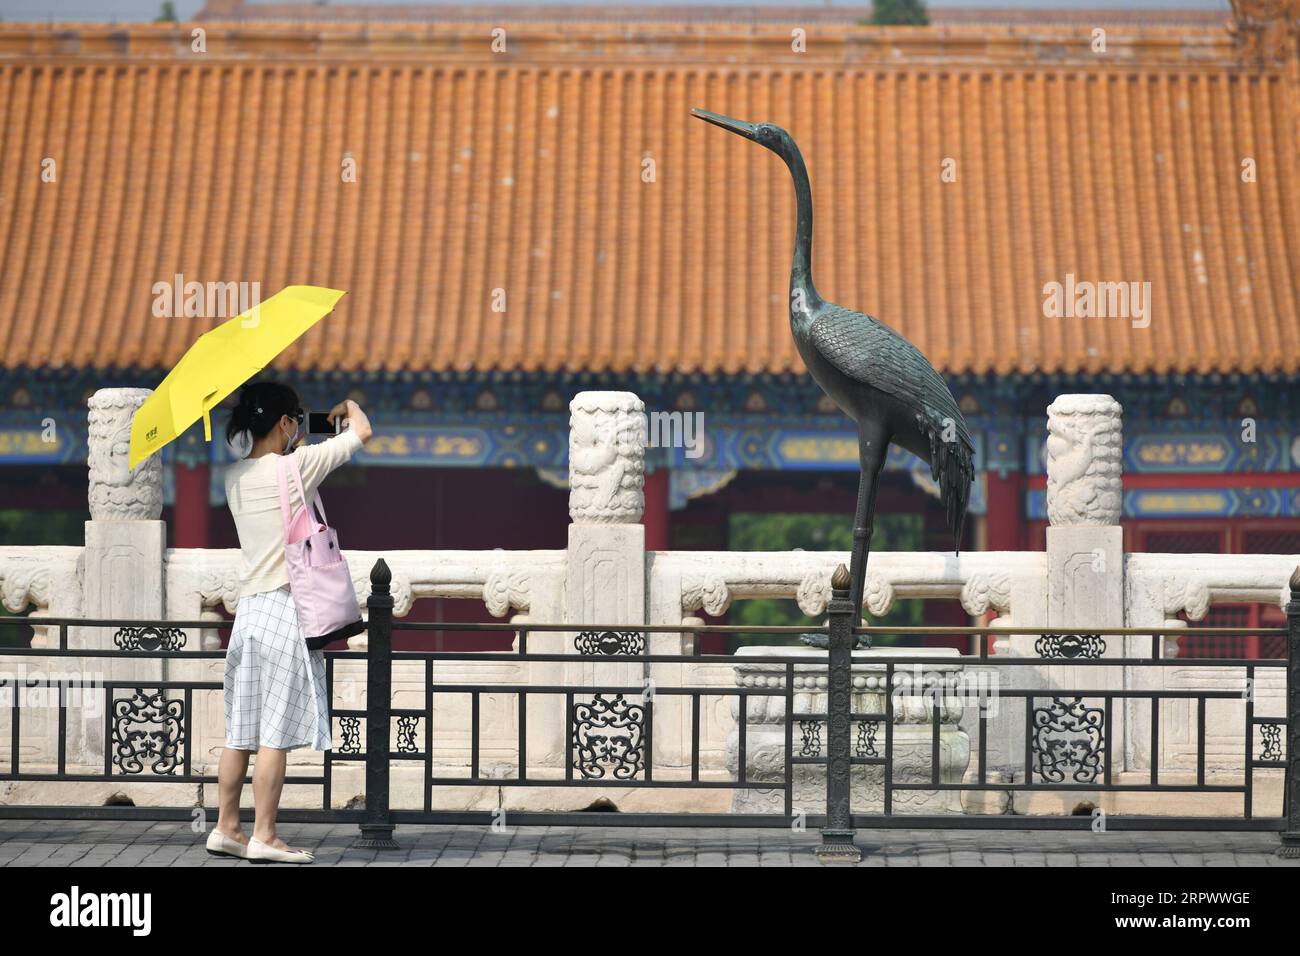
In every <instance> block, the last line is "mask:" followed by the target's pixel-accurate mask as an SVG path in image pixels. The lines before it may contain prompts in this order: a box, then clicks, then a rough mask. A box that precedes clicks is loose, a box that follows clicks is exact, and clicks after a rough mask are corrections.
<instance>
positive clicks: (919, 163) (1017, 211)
mask: <svg viewBox="0 0 1300 956" xmlns="http://www.w3.org/2000/svg"><path fill="white" fill-rule="evenodd" d="M205 26H206V29H207V31H208V33H207V49H208V52H207V53H205V54H202V55H195V54H192V53H191V52H190V32H189V31H190V27H189V26H188V25H183V26H181V27H175V26H167V25H160V26H156V27H155V26H137V27H131V28H129V29H127V30H123V29H120V28H110V27H103V28H99V27H87V26H75V27H72V26H68V25H51V26H39V27H35V26H16V25H0V157H3V160H4V161H3V162H2V163H0V276H3V281H2V282H0V354H3V361H4V363H5V365H6V366H9V367H14V366H38V367H62V366H134V367H165V366H168V365H170V364H171V363H172V362H173V361H174V360H175V359H176V358H177V356H179V355H180V354H181V352H182V351H183V350H184V349H185V347H186V346H187V345H188V344H189V343H190V342H191V341H192V340H193V339H194V338H195V337H196V336H197V335H198V334H199V333H200V332H202V331H203V330H204V329H206V328H208V327H210V325H211V320H206V319H197V318H191V319H183V318H173V319H156V318H153V317H152V315H151V305H152V302H153V298H154V294H153V284H154V283H156V282H159V281H166V280H169V279H170V278H171V277H172V276H173V275H174V274H175V273H182V274H183V275H184V276H185V277H186V278H187V279H193V280H198V281H203V282H207V281H222V282H225V281H250V282H251V281H258V282H260V283H261V287H262V289H263V290H264V292H265V293H267V294H269V292H270V291H274V290H275V289H278V288H279V287H281V286H283V285H287V284H290V283H295V282H307V283H315V284H321V285H330V286H334V287H337V288H343V289H347V290H349V291H350V295H349V296H348V298H346V299H345V300H344V301H343V303H342V304H341V306H340V308H339V311H338V314H337V315H336V316H335V317H334V318H332V319H330V320H329V321H328V323H326V325H325V326H323V327H322V328H319V329H317V330H315V331H313V332H312V333H311V334H309V335H308V336H307V337H306V338H305V339H304V340H303V341H302V342H300V343H298V344H297V345H296V346H294V347H293V348H292V349H291V350H290V352H288V353H286V356H285V358H284V360H283V364H285V365H286V366H291V367H297V368H325V369H335V368H343V369H364V370H399V369H438V370H442V369H469V368H475V369H522V370H560V369H591V370H614V371H653V370H661V371H670V370H679V371H719V372H727V373H736V372H742V371H749V372H764V371H770V372H781V371H785V370H794V371H801V370H802V365H801V363H800V361H799V358H798V356H797V355H796V353H795V350H794V346H793V343H792V341H791V339H790V335H789V332H788V329H787V324H786V316H785V296H786V287H787V281H788V268H789V255H790V245H791V238H792V234H793V220H792V216H793V197H792V195H791V187H790V182H789V178H788V175H787V173H786V171H785V169H784V167H783V166H782V165H781V164H780V162H779V160H777V159H776V158H775V157H774V156H772V155H771V154H769V153H767V152H766V151H764V150H761V149H760V148H758V147H757V146H755V145H753V144H750V143H745V142H743V141H741V140H740V139H738V138H736V137H733V136H728V135H727V134H725V133H723V132H721V131H719V130H717V129H713V128H710V127H708V126H706V125H705V124H703V123H700V122H698V121H696V120H692V119H691V118H690V117H689V115H688V108H689V107H690V106H693V105H700V106H704V107H707V108H710V109H713V110H716V111H720V112H726V113H729V114H731V115H735V116H740V117H744V118H748V119H759V120H772V121H775V122H779V123H782V124H783V125H786V126H787V127H788V128H789V129H790V130H791V132H792V133H793V134H794V136H795V137H796V139H797V140H798V141H799V142H800V144H801V146H802V147H803V151H804V153H805V156H806V157H807V159H808V162H809V167H810V172H811V177H812V183H813V192H814V197H815V199H816V201H817V210H818V216H817V223H816V236H815V247H814V264H815V272H816V276H817V282H818V287H819V290H820V291H821V292H822V294H823V295H824V296H826V297H827V298H828V299H831V300H833V301H838V302H841V303H843V304H845V305H849V306H852V307H855V308H859V309H863V310H865V311H870V312H872V313H873V314H875V315H877V316H879V317H881V318H882V319H884V320H885V321H887V322H889V323H890V324H892V325H893V326H894V327H896V328H898V329H899V330H900V331H901V332H903V333H904V334H905V335H907V336H908V337H909V338H910V339H912V341H914V342H915V343H916V344H917V345H918V346H919V347H920V348H921V349H922V350H924V351H925V352H926V353H927V354H928V355H929V356H930V357H931V359H932V360H933V361H934V363H935V364H936V365H937V366H938V367H940V368H941V369H944V370H946V371H949V372H954V373H960V372H976V373H984V372H992V373H998V374H1005V373H1011V372H1016V371H1024V372H1029V371H1048V372H1065V373H1073V372H1085V373H1086V372H1100V371H1111V372H1118V371H1131V372H1136V373H1170V372H1201V373H1205V372H1215V371H1218V372H1230V371H1241V372H1251V373H1254V372H1285V373H1294V372H1296V371H1297V370H1298V369H1300V303H1298V302H1297V299H1298V296H1300V293H1298V291H1297V282H1296V276H1297V275H1298V274H1300V176H1298V175H1297V173H1300V168H1298V164H1297V158H1296V153H1297V150H1296V146H1297V142H1298V139H1297V126H1296V123H1297V114H1296V109H1297V106H1296V102H1297V83H1298V80H1297V77H1298V76H1300V74H1298V73H1297V68H1296V65H1295V63H1294V62H1291V63H1284V64H1267V65H1263V66H1261V65H1258V64H1256V63H1253V62H1252V63H1242V62H1239V61H1238V58H1237V55H1236V54H1235V52H1234V50H1233V48H1232V46H1231V44H1230V42H1229V40H1228V38H1227V35H1226V34H1225V33H1224V32H1223V31H1221V30H1207V29H1202V28H1191V27H1188V28H1177V29H1175V28H1167V29H1144V30H1141V31H1137V32H1129V33H1125V32H1123V31H1113V32H1112V34H1111V36H1110V38H1109V40H1108V44H1109V51H1108V53H1107V55H1105V56H1099V55H1096V54H1093V53H1092V52H1091V51H1090V50H1089V48H1088V39H1089V34H1088V31H1086V30H1079V29H1072V30H1067V29H1062V28H1050V29H1049V28H1008V29H999V30H996V31H990V30H986V29H980V28H974V27H952V28H937V29H930V30H907V29H901V30H869V29H845V28H843V27H839V26H837V27H836V28H834V29H833V30H828V31H827V33H826V34H825V35H822V34H820V33H818V32H817V31H815V30H811V31H810V34H809V37H808V52H807V53H805V54H796V53H793V52H792V51H791V49H790V35H789V31H788V30H783V29H779V28H772V27H765V26H751V27H745V28H735V29H733V30H730V31H727V32H723V31H721V30H719V29H718V28H708V29H702V28H699V27H698V26H690V25H684V26H661V25H642V26H636V27H629V26H627V25H611V24H598V25H588V26H587V27H581V28H579V27H575V26H574V25H572V24H566V25H564V26H563V27H555V28H548V27H545V26H539V25H526V26H521V27H519V28H514V27H511V28H510V29H509V31H508V41H507V42H508V47H507V49H508V52H507V53H506V54H500V55H496V54H493V53H491V52H490V49H489V42H490V29H491V26H492V25H489V24H484V25H482V26H481V27H475V26H471V25H465V24H458V25H445V24H444V25H430V24H419V25H408V26H396V27H394V26H374V25H371V26H369V27H364V28H363V27H357V26H351V25H346V24H331V25H323V24H313V25H310V26H303V25H289V24H269V25H262V24H257V25H251V26H250V25H246V24H241V25H235V24H224V25H223V24H207V25H205ZM346 154H351V156H352V157H353V158H354V159H355V160H356V163H357V170H358V181H357V182H355V183H344V182H342V181H341V177H340V169H341V163H342V161H343V158H344V156H345V155H346ZM1244 157H1250V158H1252V159H1253V160H1254V161H1255V164H1256V168H1257V170H1258V181H1257V182H1255V183H1249V184H1247V183H1243V182H1242V181H1241V176H1240V172H1241V163H1242V160H1243V158H1244ZM45 158H52V159H53V160H54V161H55V164H56V165H55V169H56V170H57V181H56V182H54V183H45V182H42V178H41V175H40V172H41V169H42V165H41V164H42V160H43V159H45ZM945 158H953V159H955V160H956V172H957V181H956V182H955V183H944V182H942V181H941V177H940V171H941V163H942V162H943V161H944V159H945ZM646 159H652V160H653V162H654V172H655V175H654V181H653V182H645V181H643V170H644V169H645V168H646V167H645V164H644V160H646ZM1067 274H1072V275H1074V276H1075V277H1076V278H1078V279H1080V280H1083V279H1091V280H1094V281H1112V280H1131V281H1150V282H1151V284H1152V291H1151V297H1152V320H1151V324H1150V327H1149V328H1146V329H1135V328H1132V327H1131V324H1130V323H1129V322H1128V321H1126V320H1123V319H1078V318H1074V319H1059V318H1057V319H1049V318H1045V317H1044V315H1043V294H1042V289H1043V285H1044V284H1045V283H1047V282H1050V281H1064V280H1065V277H1066V275H1067ZM496 289H502V290H504V291H505V296H506V300H505V301H506V310H505V311H504V312H500V311H494V310H493V301H494V300H493V291H494V290H496Z"/></svg>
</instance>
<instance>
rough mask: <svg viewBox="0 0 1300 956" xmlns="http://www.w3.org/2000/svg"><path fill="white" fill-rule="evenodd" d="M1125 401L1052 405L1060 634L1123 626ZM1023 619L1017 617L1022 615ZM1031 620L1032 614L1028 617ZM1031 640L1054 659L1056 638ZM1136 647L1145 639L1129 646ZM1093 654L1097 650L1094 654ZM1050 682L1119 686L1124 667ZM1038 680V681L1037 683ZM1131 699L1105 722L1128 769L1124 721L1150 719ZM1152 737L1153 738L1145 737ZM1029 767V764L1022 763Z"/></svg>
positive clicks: (1083, 398) (1056, 669)
mask: <svg viewBox="0 0 1300 956" xmlns="http://www.w3.org/2000/svg"><path fill="white" fill-rule="evenodd" d="M1122 416H1123V409H1122V408H1121V407H1120V404H1119V402H1117V401H1115V399H1114V398H1112V397H1111V396H1109V395H1100V394H1077V395H1059V396H1057V398H1056V400H1055V401H1054V402H1052V404H1051V405H1049V406H1048V407H1047V517H1048V520H1049V521H1050V522H1051V525H1050V526H1049V527H1048V529H1047V622H1046V623H1047V626H1048V627H1050V628H1052V630H1053V631H1054V632H1057V633H1061V634H1073V635H1078V634H1087V633H1088V632H1090V631H1092V630H1094V629H1098V628H1109V627H1124V626H1125V624H1126V621H1125V612H1124V598H1125V588H1124V530H1123V528H1121V527H1120V516H1121V514H1122V511H1123V472H1124V465H1123V454H1124V437H1123V421H1122ZM1017 623H1020V622H1017ZM1025 623H1029V622H1025ZM1021 640H1023V641H1025V642H1026V643H1028V644H1030V645H1032V648H1027V649H1025V650H1024V651H1022V653H1027V654H1032V655H1036V656H1039V657H1044V658H1047V659H1051V658H1053V657H1054V656H1056V655H1055V654H1054V652H1053V650H1052V648H1054V647H1056V646H1057V642H1054V641H1052V640H1050V639H1049V640H1046V641H1044V642H1042V643H1039V642H1038V641H1037V640H1036V639H1035V638H1033V637H1028V638H1023V639H1021ZM1095 646H1096V649H1097V653H1096V655H1095V656H1101V657H1119V656H1122V655H1123V654H1124V652H1125V642H1124V640H1123V639H1121V638H1116V637H1109V638H1104V639H1103V640H1102V641H1100V642H1097V643H1096V644H1095ZM1130 649H1131V650H1133V651H1134V653H1135V654H1137V655H1139V656H1140V655H1142V654H1147V653H1149V651H1150V645H1149V643H1148V644H1147V645H1146V647H1142V648H1140V647H1137V646H1134V647H1132V648H1130ZM1089 656H1094V655H1089ZM1044 677H1045V683H1046V684H1047V685H1048V686H1055V687H1062V688H1070V687H1097V688H1102V689H1120V688H1122V687H1123V686H1124V684H1123V675H1122V674H1121V673H1119V672H1118V671H1117V669H1115V668H1098V667H1091V668H1090V667H1082V666H1070V665H1066V664H1057V665H1055V666H1053V667H1051V668H1050V669H1047V670H1045V673H1044ZM1040 686H1041V685H1040ZM1059 703H1060V700H1059V699H1051V698H1048V699H1046V700H1045V699H1043V698H1039V699H1037V700H1035V701H1033V704H1034V705H1035V706H1040V707H1042V706H1049V705H1050V706H1052V707H1055V706H1057V705H1058V704H1059ZM1145 703H1146V702H1145V701H1134V702H1129V703H1127V704H1125V705H1124V706H1122V707H1119V708H1116V710H1115V713H1114V715H1113V720H1112V723H1111V726H1109V727H1106V728H1104V729H1103V733H1104V735H1105V736H1106V738H1107V739H1108V741H1109V744H1110V746H1109V751H1108V752H1109V754H1110V756H1111V759H1112V761H1113V763H1114V766H1112V767H1111V768H1110V769H1111V770H1112V772H1114V773H1118V772H1119V771H1120V770H1122V769H1124V766H1123V763H1122V762H1123V761H1124V759H1125V749H1124V747H1123V741H1124V739H1125V738H1124V727H1125V725H1126V724H1128V723H1129V722H1130V721H1132V720H1133V719H1138V720H1143V719H1147V715H1146V714H1145V713H1144V712H1143V709H1142V705H1143V704H1145ZM1148 739H1149V738H1148ZM1024 772H1025V773H1026V774H1027V775H1032V774H1033V772H1034V771H1033V768H1032V767H1026V768H1024ZM1061 799H1062V805H1063V807H1068V806H1072V805H1073V803H1074V802H1075V801H1076V800H1077V799H1078V795H1075V794H1062V795H1061Z"/></svg>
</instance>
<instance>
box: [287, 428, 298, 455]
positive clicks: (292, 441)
mask: <svg viewBox="0 0 1300 956" xmlns="http://www.w3.org/2000/svg"><path fill="white" fill-rule="evenodd" d="M298 430H299V425H298V423H297V422H294V423H293V434H292V435H290V436H289V442H288V444H286V445H285V446H284V450H285V451H286V452H289V451H292V450H293V446H294V444H295V443H296V442H297V441H298Z"/></svg>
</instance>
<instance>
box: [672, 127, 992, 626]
mask: <svg viewBox="0 0 1300 956" xmlns="http://www.w3.org/2000/svg"><path fill="white" fill-rule="evenodd" d="M691 113H692V115H694V116H696V117H698V118H699V119H702V120H705V121H706V122H709V123H712V124H713V125H714V126H720V127H722V128H723V129H725V130H729V131H731V132H733V133H736V134H738V135H740V136H743V137H745V138H746V139H752V140H753V141H754V142H756V143H758V144H759V145H760V146H766V147H767V148H768V149H770V150H771V151H772V152H774V153H776V154H777V155H778V156H780V157H781V158H782V159H783V160H785V164H786V165H787V166H788V167H790V174H791V175H792V176H793V177H794V195H795V205H796V221H795V232H794V262H793V264H792V265H791V266H790V331H791V333H793V335H794V343H795V347H796V348H797V349H798V351H799V355H800V356H801V357H802V358H803V361H804V364H805V365H807V366H808V371H809V372H811V373H812V377H813V380H814V381H815V382H816V383H817V384H818V385H819V386H821V389H822V391H824V392H825V393H826V394H827V395H829V396H830V397H831V399H832V400H833V401H834V402H835V404H837V405H839V407H840V408H842V409H843V410H844V412H845V413H846V414H847V415H848V416H849V417H850V418H852V419H853V420H854V421H855V422H856V423H857V426H858V459H859V462H860V464H861V468H862V474H861V477H860V478H859V480H858V505H857V515H856V517H855V519H854V523H853V558H852V561H851V562H850V567H849V588H850V591H849V595H850V597H851V598H852V599H853V620H854V621H858V620H860V619H861V616H862V589H863V585H864V583H865V581H866V574H867V555H868V553H869V551H870V545H871V529H872V523H873V519H874V516H875V511H876V489H877V487H878V486H879V482H880V471H881V468H882V467H883V466H884V464H885V455H886V453H887V452H888V450H889V443H890V442H891V441H892V442H895V443H896V444H898V445H900V446H902V447H903V448H906V449H907V450H908V451H910V452H912V453H913V454H915V455H916V456H917V457H918V458H921V459H923V460H924V461H926V462H929V464H930V474H931V476H932V477H933V478H934V480H935V481H936V482H937V483H938V485H939V498H940V500H941V501H942V502H943V505H944V509H945V511H946V513H947V519H948V527H949V528H951V529H952V533H953V536H954V538H955V541H956V543H955V545H954V549H956V548H960V547H961V528H962V522H963V521H964V520H965V517H966V504H967V502H968V501H969V499H970V486H971V481H972V479H973V478H974V474H975V469H974V464H973V458H974V455H975V446H974V444H973V443H972V442H971V437H970V432H969V431H968V430H967V428H966V422H965V420H964V419H963V418H962V416H961V412H960V411H959V410H958V408H957V403H956V402H955V401H954V400H953V397H952V393H951V392H949V391H948V386H947V385H946V384H945V383H944V380H943V378H942V377H941V376H940V375H939V373H938V372H936V371H935V370H934V366H933V365H931V364H930V363H929V361H927V360H926V357H925V356H924V355H922V354H921V353H920V351H919V350H918V349H917V348H916V346H914V345H913V344H912V343H911V342H909V341H907V339H905V338H903V337H902V336H901V335H899V334H898V333H897V332H895V331H894V330H893V329H891V328H889V326H887V325H884V324H882V323H881V322H880V321H878V320H877V319H875V318H873V317H872V316H869V315H864V314H863V313H861V312H854V311H853V310H852V309H846V308H844V307H843V306H839V305H835V304H834V303H832V302H826V301H825V300H823V299H822V297H821V296H819V295H818V294H817V289H816V287H814V286H813V279H812V225H813V205H812V188H811V187H810V185H809V183H808V169H807V167H806V166H804V161H803V156H802V155H800V153H799V147H798V146H796V145H795V141H794V139H793V138H792V137H791V136H790V134H789V133H787V132H786V131H785V130H783V129H782V128H781V127H779V126H775V125H773V124H771V123H746V122H744V121H743V120H736V119H731V118H730V117H728V116H721V115H719V114H717V113H709V112H707V111H705V110H700V109H692V110H691Z"/></svg>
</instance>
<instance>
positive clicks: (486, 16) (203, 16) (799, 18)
mask: <svg viewBox="0 0 1300 956" xmlns="http://www.w3.org/2000/svg"><path fill="white" fill-rule="evenodd" d="M1049 3H1050V0H1044V6H1042V7H1004V8H997V7H948V6H944V5H943V4H942V3H931V4H928V13H929V17H930V23H932V24H934V25H937V26H945V25H951V24H958V23H978V24H984V25H989V24H995V23H996V24H1008V23H1015V24H1022V25H1023V24H1046V23H1055V24H1064V23H1071V24H1076V25H1083V26H1087V27H1088V28H1090V29H1091V28H1092V27H1094V26H1106V27H1115V26H1120V25H1128V26H1132V25H1136V24H1152V25H1155V24H1166V25H1174V24H1180V25H1192V24H1195V25H1198V26H1221V25H1222V24H1223V23H1224V22H1225V21H1226V20H1227V19H1228V16H1229V13H1228V11H1227V10H1226V9H1219V10H1213V9H1210V10H1206V9H1178V8H1170V7H1164V8H1147V9H1144V8H1141V7H1137V8H1134V9H1117V8H1108V9H1100V8H1088V7H1083V8H1079V7H1066V8H1062V7H1052V6H1050V5H1048V4H1049ZM871 15H872V7H871V4H870V3H861V4H858V5H851V4H848V3H837V4H835V5H834V6H822V7H815V6H808V5H806V4H805V5H803V6H797V5H795V4H789V5H780V4H771V3H764V4H753V5H750V4H738V3H727V4H719V3H690V4H688V3H665V4H651V5H646V4H639V5H637V4H625V3H614V4H609V3H606V4H597V3H553V2H548V3H528V2H509V0H506V2H502V3H491V2H484V0H472V2H461V3H428V2H425V3H402V2H400V0H397V2H391V3H390V2H384V3H374V2H371V3H340V2H336V0H331V2H330V3H318V2H315V0H282V2H265V0H257V2H256V3H249V2H247V0H207V2H206V3H205V4H204V5H203V6H202V7H201V8H200V9H199V12H198V13H197V14H195V19H197V20H241V21H249V20H310V21H313V22H320V21H328V20H352V21H358V22H363V21H364V22H371V23H373V22H382V21H390V22H391V21H401V22H404V23H405V22H412V23H414V22H426V21H430V20H434V21H439V22H444V23H449V22H456V21H470V22H474V23H488V22H492V23H518V22H520V21H536V22H545V23H557V22H562V21H565V20H579V21H590V20H623V21H627V22H630V23H638V22H639V23H646V22H655V23H726V24H732V25H734V24H737V23H756V22H757V23H763V22H766V23H789V24H804V25H809V24H829V23H837V24H858V23H867V22H870V19H871Z"/></svg>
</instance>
